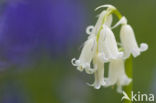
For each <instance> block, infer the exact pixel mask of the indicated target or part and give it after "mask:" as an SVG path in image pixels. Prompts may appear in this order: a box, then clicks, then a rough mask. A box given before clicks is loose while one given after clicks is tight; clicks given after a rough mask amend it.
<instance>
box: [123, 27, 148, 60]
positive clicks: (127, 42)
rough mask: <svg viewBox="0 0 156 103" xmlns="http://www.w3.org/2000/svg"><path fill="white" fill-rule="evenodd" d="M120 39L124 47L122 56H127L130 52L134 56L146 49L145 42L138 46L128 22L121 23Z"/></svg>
mask: <svg viewBox="0 0 156 103" xmlns="http://www.w3.org/2000/svg"><path fill="white" fill-rule="evenodd" d="M120 39H121V43H122V46H123V48H124V58H128V57H129V56H130V54H132V55H133V56H134V57H137V56H138V55H140V53H141V52H143V51H146V50H147V49H148V45H147V44H146V43H141V44H140V47H138V44H137V41H136V38H135V34H134V31H133V29H132V27H131V26H130V25H128V24H123V25H122V27H121V31H120Z"/></svg>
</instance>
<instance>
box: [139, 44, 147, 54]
mask: <svg viewBox="0 0 156 103" xmlns="http://www.w3.org/2000/svg"><path fill="white" fill-rule="evenodd" d="M147 49H148V45H147V44H146V43H141V45H140V51H141V52H143V51H146V50H147Z"/></svg>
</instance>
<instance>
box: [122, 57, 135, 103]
mask: <svg viewBox="0 0 156 103" xmlns="http://www.w3.org/2000/svg"><path fill="white" fill-rule="evenodd" d="M132 59H133V57H132V56H130V57H129V58H128V59H127V60H126V62H125V70H126V73H127V76H128V77H129V78H133V62H132ZM132 89H133V82H131V83H130V84H129V85H128V86H125V87H124V91H125V92H126V93H127V95H128V97H129V98H130V99H131V91H132ZM123 103H132V102H131V101H129V100H124V102H123Z"/></svg>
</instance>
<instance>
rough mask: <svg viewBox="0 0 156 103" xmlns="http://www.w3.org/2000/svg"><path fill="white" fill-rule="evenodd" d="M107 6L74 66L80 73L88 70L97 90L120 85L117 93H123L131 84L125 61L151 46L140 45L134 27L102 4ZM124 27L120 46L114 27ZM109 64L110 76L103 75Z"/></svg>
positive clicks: (74, 60)
mask: <svg viewBox="0 0 156 103" xmlns="http://www.w3.org/2000/svg"><path fill="white" fill-rule="evenodd" d="M104 7H106V8H107V9H106V10H103V11H102V12H101V13H100V15H99V17H98V20H97V23H96V24H95V26H88V27H87V29H86V33H87V34H89V36H88V39H87V40H86V42H85V43H84V46H83V49H82V51H81V54H80V57H79V59H75V58H73V59H72V61H71V62H72V64H73V65H74V66H76V67H77V69H78V70H79V71H83V70H85V71H86V73H87V74H94V76H95V81H94V83H93V84H90V85H91V86H93V87H94V88H96V89H99V88H100V87H101V86H103V87H108V86H112V85H115V84H116V85H117V91H118V92H119V93H121V92H122V86H125V85H129V83H130V82H131V81H132V79H131V78H129V77H128V76H127V75H126V72H125V65H124V62H125V60H126V59H128V58H129V57H130V56H131V55H132V56H133V57H137V56H139V55H140V53H141V52H143V51H146V50H147V49H148V45H147V44H145V43H142V44H141V45H140V47H139V46H138V45H137V42H136V39H135V35H134V32H133V29H132V27H131V26H130V25H129V24H127V19H126V17H124V16H122V15H121V14H120V13H119V12H118V10H117V9H116V8H115V7H114V6H112V5H102V6H100V7H98V8H96V10H98V9H100V8H104ZM113 13H114V14H116V15H117V16H118V18H119V21H118V22H117V23H116V24H115V25H114V26H113V27H112V26H111V25H112V20H113V19H112V18H113V17H112V14H113ZM119 25H121V30H120V43H118V42H117V41H116V38H115V36H114V33H113V31H112V29H113V28H115V27H117V26H119ZM105 63H109V72H108V77H105V76H104V64H105Z"/></svg>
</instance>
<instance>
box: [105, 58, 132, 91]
mask: <svg viewBox="0 0 156 103" xmlns="http://www.w3.org/2000/svg"><path fill="white" fill-rule="evenodd" d="M131 81H132V79H131V78H128V76H127V75H126V73H125V66H124V60H122V59H117V60H112V61H111V62H110V64H109V74H108V79H107V82H106V83H107V86H110V85H115V84H117V86H118V91H121V87H122V86H125V85H129V83H130V82H131Z"/></svg>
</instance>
